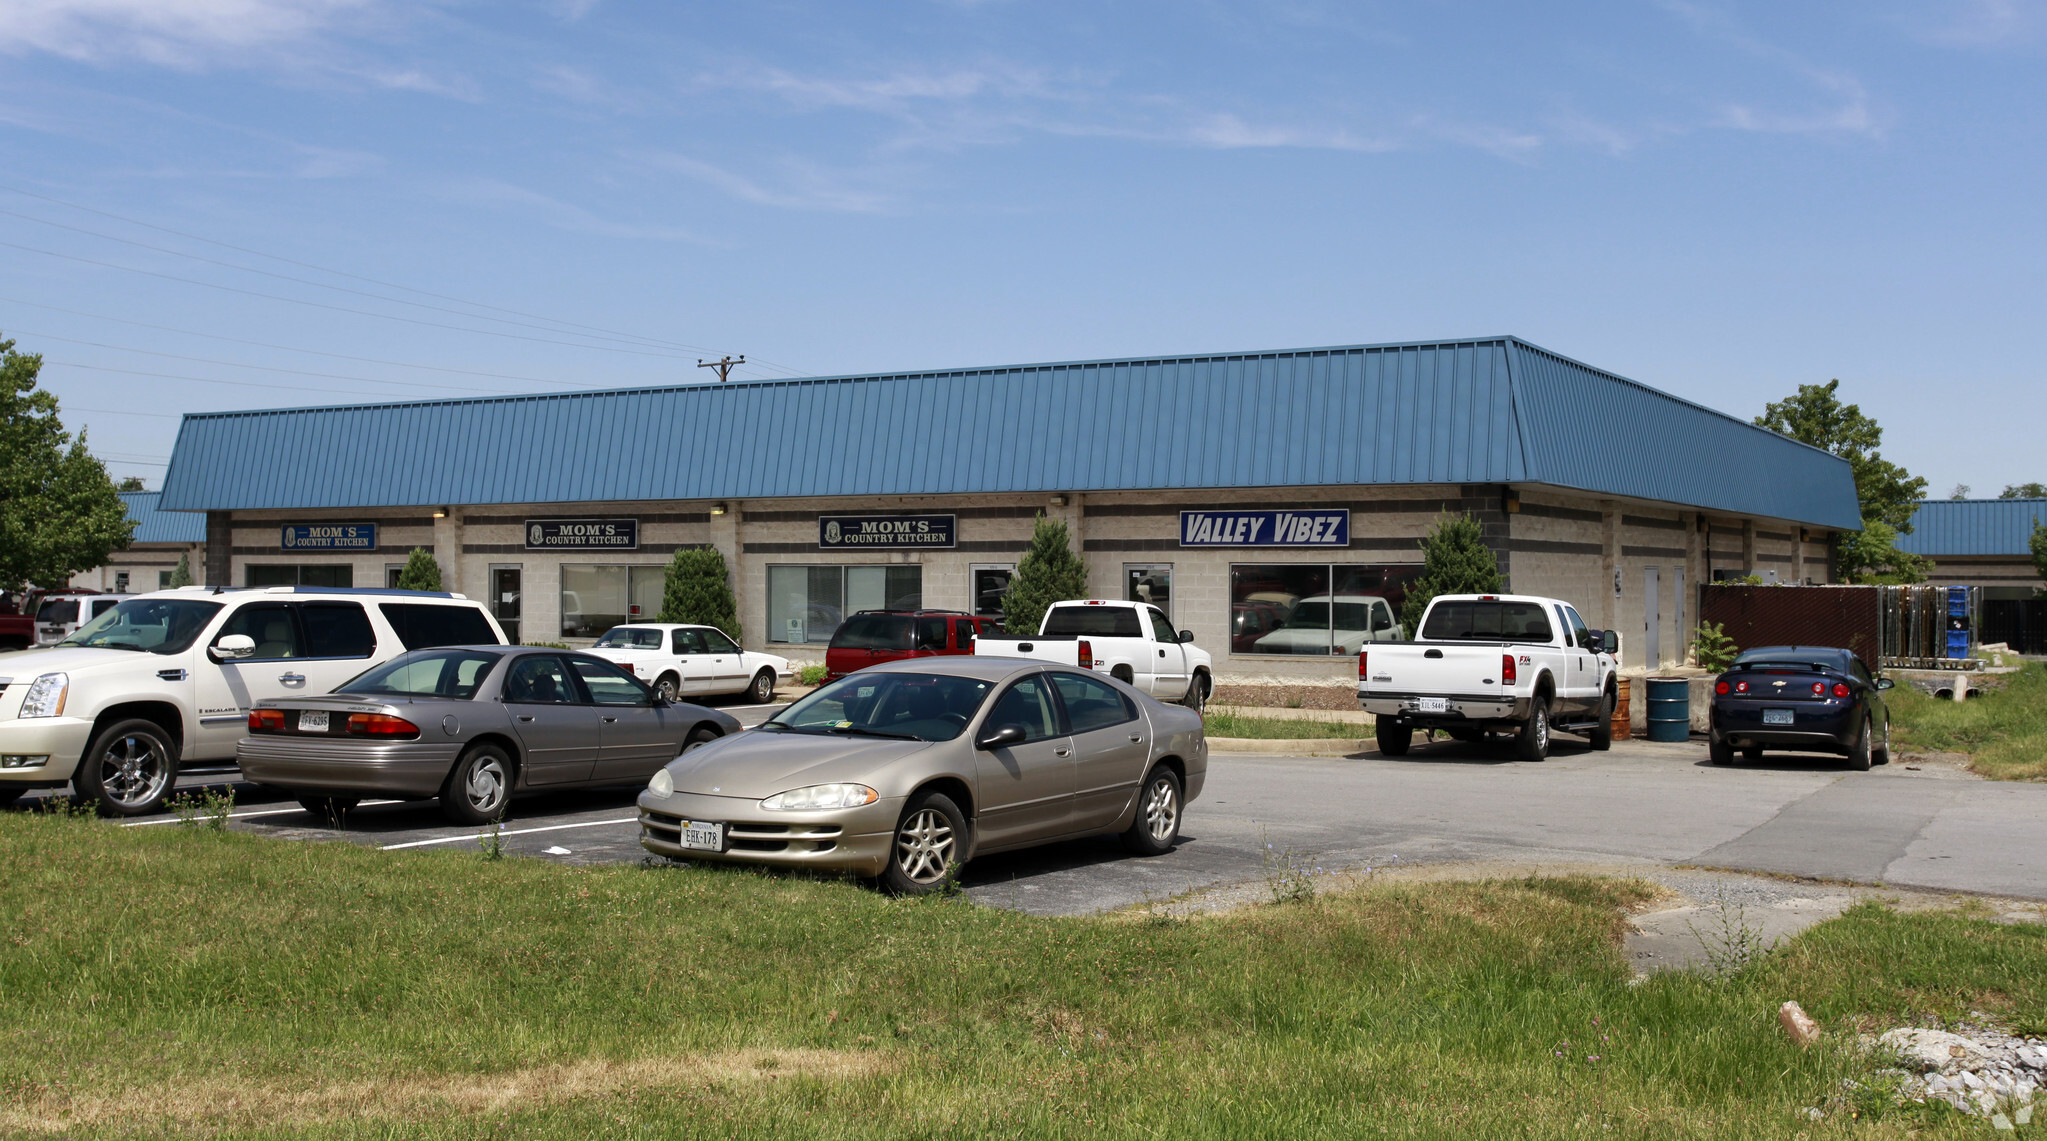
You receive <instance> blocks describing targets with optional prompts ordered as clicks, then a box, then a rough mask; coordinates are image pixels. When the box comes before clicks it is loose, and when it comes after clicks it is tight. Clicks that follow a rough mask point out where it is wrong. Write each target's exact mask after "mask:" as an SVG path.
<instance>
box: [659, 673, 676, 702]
mask: <svg viewBox="0 0 2047 1141" xmlns="http://www.w3.org/2000/svg"><path fill="white" fill-rule="evenodd" d="M654 692H655V694H657V695H658V696H659V697H660V698H661V700H663V701H674V700H675V692H676V690H675V679H674V678H672V677H670V676H668V675H667V674H663V675H661V680H660V681H657V682H655V683H654Z"/></svg>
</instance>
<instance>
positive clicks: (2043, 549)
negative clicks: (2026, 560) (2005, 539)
mask: <svg viewBox="0 0 2047 1141" xmlns="http://www.w3.org/2000/svg"><path fill="white" fill-rule="evenodd" d="M2029 545H2030V546H2031V547H2032V548H2033V570H2034V571H2035V572H2036V573H2037V574H2039V576H2040V577H2041V578H2047V523H2035V524H2033V538H2032V541H2031V543H2030V544H2029ZM2039 593H2047V592H2039Z"/></svg>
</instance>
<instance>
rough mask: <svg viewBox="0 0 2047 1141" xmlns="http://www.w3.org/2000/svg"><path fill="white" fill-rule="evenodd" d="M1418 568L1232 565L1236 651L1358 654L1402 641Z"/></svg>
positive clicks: (1233, 648) (1232, 624)
mask: <svg viewBox="0 0 2047 1141" xmlns="http://www.w3.org/2000/svg"><path fill="white" fill-rule="evenodd" d="M1420 573H1421V567H1419V566H1416V565H1414V564H1412V563H1409V564H1404V565H1395V566H1343V565H1336V566H1330V565H1326V564H1322V563H1272V564H1257V563H1240V564H1237V565H1234V566H1232V567H1230V652H1231V653H1233V654H1309V655H1319V656H1327V655H1330V654H1355V653H1357V652H1358V650H1359V649H1360V648H1362V647H1363V646H1364V644H1365V643H1367V642H1391V641H1399V640H1402V639H1404V638H1406V637H1407V636H1408V632H1407V631H1405V630H1403V629H1402V628H1401V626H1400V608H1401V606H1402V605H1403V604H1405V603H1406V601H1407V584H1408V583H1410V582H1412V581H1413V580H1414V578H1415V577H1416V576H1417V575H1419V574H1420Z"/></svg>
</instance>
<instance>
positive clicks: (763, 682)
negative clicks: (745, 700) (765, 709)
mask: <svg viewBox="0 0 2047 1141" xmlns="http://www.w3.org/2000/svg"><path fill="white" fill-rule="evenodd" d="M752 696H753V703H754V704H755V705H766V704H767V703H768V702H770V701H773V700H774V699H775V675H774V674H771V673H769V672H767V671H766V670H762V671H761V672H760V673H757V674H755V675H754V677H753V694H752Z"/></svg>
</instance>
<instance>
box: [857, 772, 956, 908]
mask: <svg viewBox="0 0 2047 1141" xmlns="http://www.w3.org/2000/svg"><path fill="white" fill-rule="evenodd" d="M966 850H967V818H966V814H964V813H962V812H961V811H960V810H959V806H958V805H956V804H954V803H953V802H952V798H951V797H949V796H946V795H945V794H943V793H938V792H926V793H920V794H918V795H917V796H913V797H911V798H910V803H908V804H906V805H904V806H903V814H902V816H901V817H900V818H898V819H897V821H896V830H895V833H894V834H893V835H892V836H890V837H889V845H888V867H887V868H885V869H883V871H882V873H881V875H880V876H879V877H878V882H879V883H880V885H881V889H882V890H883V891H885V892H888V893H889V894H890V895H929V894H931V893H932V892H934V891H937V890H939V889H940V888H942V887H944V886H945V883H946V880H947V878H948V875H949V869H951V868H955V867H958V866H959V865H961V864H963V863H965V862H966Z"/></svg>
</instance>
